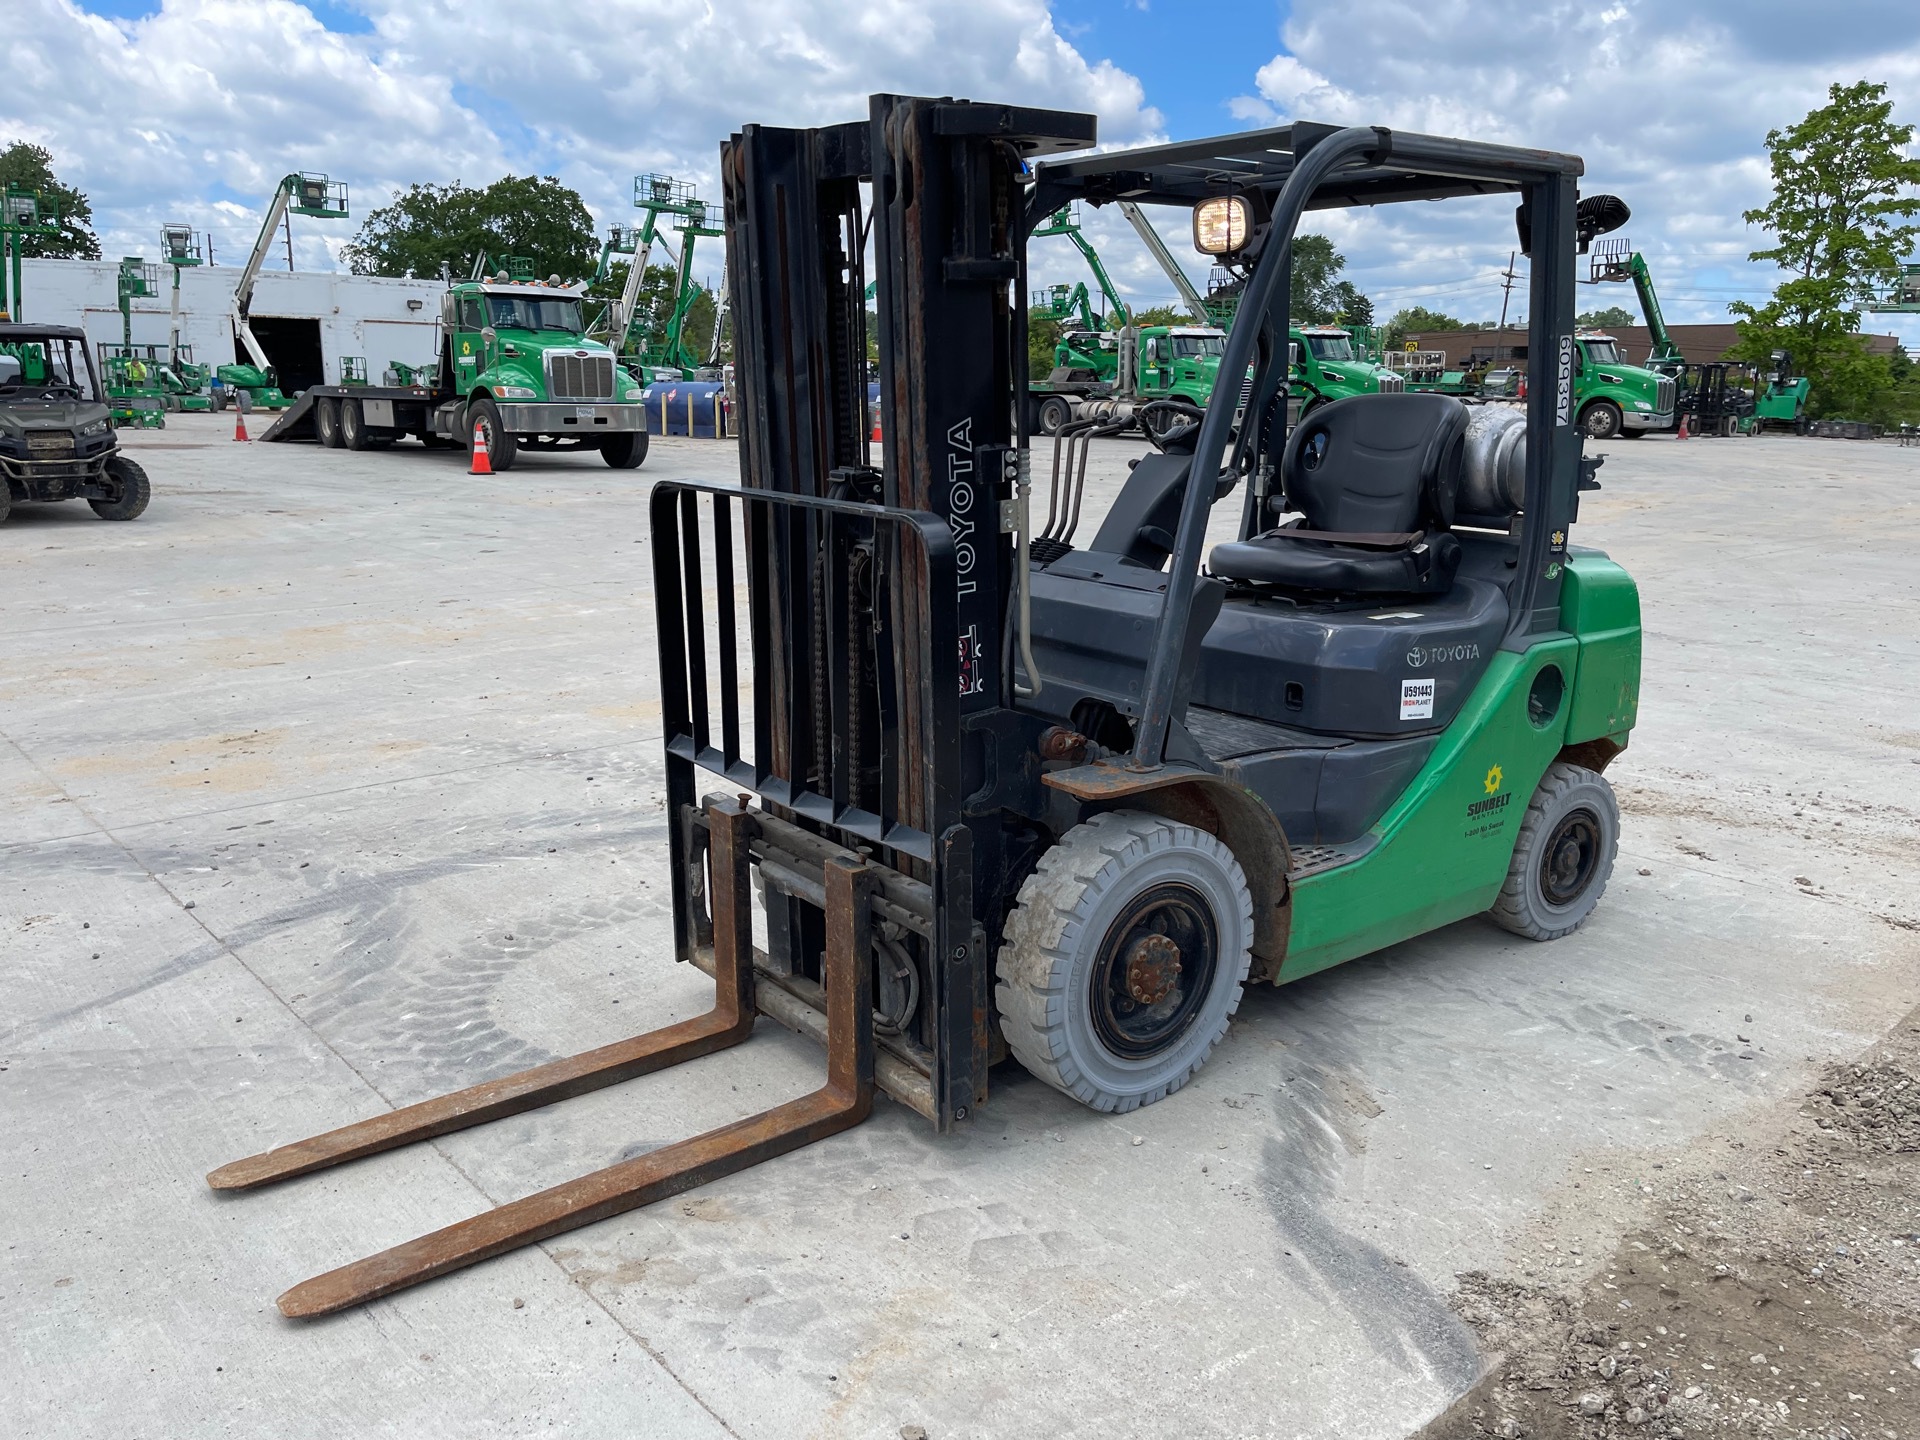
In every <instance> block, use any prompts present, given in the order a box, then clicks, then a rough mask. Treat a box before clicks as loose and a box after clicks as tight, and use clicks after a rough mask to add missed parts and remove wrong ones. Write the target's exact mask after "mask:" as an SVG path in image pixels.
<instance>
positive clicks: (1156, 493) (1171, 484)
mask: <svg viewBox="0 0 1920 1440" xmlns="http://www.w3.org/2000/svg"><path fill="white" fill-rule="evenodd" d="M1192 468H1193V456H1191V455H1167V454H1163V453H1161V452H1160V451H1157V450H1156V451H1150V452H1149V453H1147V454H1146V455H1143V456H1141V457H1140V463H1139V464H1137V465H1135V466H1134V467H1133V473H1132V474H1130V475H1128V476H1127V480H1126V483H1125V484H1124V485H1122V486H1121V487H1120V493H1119V494H1118V495H1117V496H1115V497H1114V501H1113V508H1112V509H1111V510H1109V511H1108V512H1107V518H1106V519H1105V520H1104V521H1102V522H1101V525H1100V531H1099V533H1098V534H1096V535H1095V536H1094V537H1093V549H1094V550H1095V551H1098V552H1100V553H1102V554H1108V555H1119V556H1121V557H1122V558H1124V559H1125V560H1127V561H1128V562H1129V563H1130V564H1134V565H1143V566H1145V567H1146V568H1147V569H1149V570H1158V569H1159V568H1160V567H1161V566H1162V565H1164V564H1166V563H1167V557H1168V556H1169V555H1171V554H1172V553H1173V537H1174V532H1175V531H1176V530H1178V529H1179V528H1180V506H1181V504H1182V503H1183V502H1184V501H1185V499H1186V495H1187V472H1188V471H1189V470H1191V469H1192Z"/></svg>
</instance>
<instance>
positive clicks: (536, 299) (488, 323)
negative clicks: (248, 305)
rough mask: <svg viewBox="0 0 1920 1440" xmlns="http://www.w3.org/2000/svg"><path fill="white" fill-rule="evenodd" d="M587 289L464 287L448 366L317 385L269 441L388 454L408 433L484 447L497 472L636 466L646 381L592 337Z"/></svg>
mask: <svg viewBox="0 0 1920 1440" xmlns="http://www.w3.org/2000/svg"><path fill="white" fill-rule="evenodd" d="M584 294H585V286H583V285H578V284H562V283H560V281H559V280H558V279H557V278H556V279H553V280H550V281H538V280H514V279H510V278H509V277H508V275H507V273H506V271H504V270H502V271H500V272H498V273H496V274H495V275H494V276H493V277H492V278H491V279H486V280H463V281H460V282H458V283H456V284H454V285H452V286H451V287H449V289H448V290H447V293H446V295H445V296H444V297H442V299H441V305H440V325H439V330H440V334H439V343H438V350H439V356H440V359H439V363H438V365H437V366H436V367H435V368H434V370H433V371H432V372H431V373H430V374H422V375H420V376H419V377H418V379H419V382H420V383H417V384H414V385H407V386H388V385H364V384H360V383H357V382H356V383H354V384H349V385H316V386H314V387H313V388H312V389H310V390H307V391H305V392H304V393H303V394H302V395H301V397H300V398H299V399H298V400H297V401H295V402H294V404H293V406H292V408H291V409H289V410H288V411H287V413H286V414H285V415H282V416H281V417H280V418H279V419H278V420H276V421H275V422H274V423H273V427H272V428H271V429H269V430H268V431H267V433H266V435H265V436H263V437H262V438H263V439H266V440H274V441H279V440H317V441H319V442H320V444H322V445H324V446H326V447H327V448H329V449H338V448H344V449H348V450H366V449H379V448H383V447H385V446H388V445H391V444H392V443H393V442H394V441H395V440H398V439H401V438H403V437H406V436H412V437H414V438H416V439H418V440H419V441H420V442H421V443H422V444H423V445H426V446H429V447H435V446H445V445H464V446H466V447H467V448H468V449H469V450H472V449H473V448H475V447H476V446H477V445H478V444H479V443H480V442H481V441H484V442H485V444H486V450H487V455H488V457H489V460H490V463H491V465H492V468H493V469H495V470H508V469H511V468H512V466H513V463H514V461H515V459H516V458H517V457H518V456H519V454H520V452H521V451H522V450H563V449H566V450H598V451H599V452H600V455H601V457H602V458H603V459H604V460H605V461H606V462H607V464H609V465H611V466H613V467H615V468H616V469H631V468H632V467H634V466H636V465H638V464H639V463H640V462H641V461H642V460H644V459H645V458H646V454H647V430H646V423H647V422H646V414H645V411H644V409H643V407H642V406H641V403H640V401H641V386H640V381H639V380H638V379H637V378H636V377H635V376H634V375H633V374H632V373H631V372H630V371H629V370H627V369H626V367H625V366H623V365H621V364H620V363H619V362H618V361H617V360H616V358H615V356H614V353H613V351H612V350H611V349H610V348H609V347H608V346H606V345H604V344H602V343H601V342H599V341H598V340H592V339H589V338H588V337H587V334H586V321H585V317H584V315H583V313H582V301H583V297H584Z"/></svg>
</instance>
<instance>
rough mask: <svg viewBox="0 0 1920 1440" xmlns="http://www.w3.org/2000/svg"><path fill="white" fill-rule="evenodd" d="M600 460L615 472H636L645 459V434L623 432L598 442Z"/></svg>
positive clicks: (634, 431)
mask: <svg viewBox="0 0 1920 1440" xmlns="http://www.w3.org/2000/svg"><path fill="white" fill-rule="evenodd" d="M600 458H601V459H602V460H604V461H606V462H607V464H609V465H611V466H612V467H613V468H614V469H616V470H637V469H639V468H640V462H641V461H642V460H645V459H646V458H647V432H646V431H644V430H623V431H621V432H620V433H619V434H618V435H609V436H607V438H606V439H604V440H602V441H601V442H600Z"/></svg>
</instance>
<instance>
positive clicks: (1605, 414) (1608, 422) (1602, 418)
mask: <svg viewBox="0 0 1920 1440" xmlns="http://www.w3.org/2000/svg"><path fill="white" fill-rule="evenodd" d="M1580 428H1581V429H1582V430H1584V431H1586V432H1587V438H1588V439H1589V440H1611V439H1612V438H1613V437H1614V436H1616V435H1618V434H1619V433H1620V428H1621V427H1620V407H1619V406H1618V405H1616V404H1614V403H1613V402H1612V401H1611V400H1596V401H1594V402H1593V403H1592V404H1591V405H1589V406H1587V408H1586V409H1585V410H1582V411H1581V412H1580Z"/></svg>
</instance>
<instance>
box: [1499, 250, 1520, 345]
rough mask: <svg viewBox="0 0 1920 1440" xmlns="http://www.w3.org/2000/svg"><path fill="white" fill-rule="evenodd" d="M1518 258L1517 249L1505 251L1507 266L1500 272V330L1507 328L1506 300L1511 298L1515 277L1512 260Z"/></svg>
mask: <svg viewBox="0 0 1920 1440" xmlns="http://www.w3.org/2000/svg"><path fill="white" fill-rule="evenodd" d="M1519 258H1520V252H1519V251H1518V250H1509V251H1508V252H1507V268H1506V269H1504V270H1502V271H1501V272H1500V278H1501V285H1500V328H1501V329H1502V330H1504V329H1506V328H1507V302H1508V301H1509V300H1511V299H1512V298H1513V282H1514V279H1515V278H1516V277H1515V272H1514V268H1513V266H1514V262H1515V261H1516V260H1518V259H1519Z"/></svg>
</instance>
